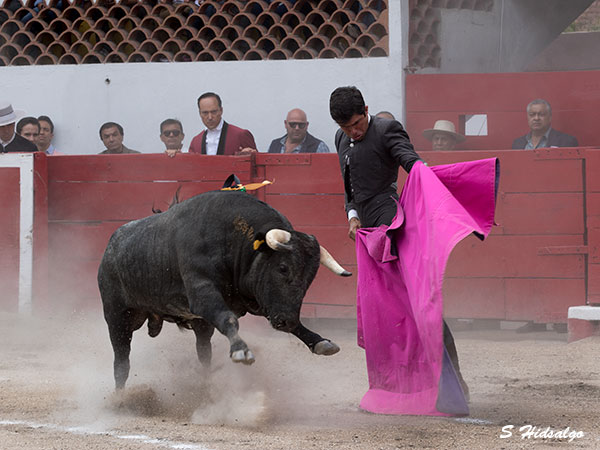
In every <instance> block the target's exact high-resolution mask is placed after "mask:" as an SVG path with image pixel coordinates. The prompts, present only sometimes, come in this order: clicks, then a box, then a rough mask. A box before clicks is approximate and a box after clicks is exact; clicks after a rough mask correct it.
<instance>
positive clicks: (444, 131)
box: [423, 120, 465, 150]
mask: <svg viewBox="0 0 600 450" xmlns="http://www.w3.org/2000/svg"><path fill="white" fill-rule="evenodd" d="M423 136H425V138H426V139H428V140H430V141H431V147H432V150H454V149H455V148H456V144H458V143H460V142H463V141H464V140H465V137H464V136H463V135H462V134H458V133H457V132H456V128H454V124H453V123H452V122H450V121H449V120H436V122H435V124H434V125H433V128H431V129H429V130H424V131H423Z"/></svg>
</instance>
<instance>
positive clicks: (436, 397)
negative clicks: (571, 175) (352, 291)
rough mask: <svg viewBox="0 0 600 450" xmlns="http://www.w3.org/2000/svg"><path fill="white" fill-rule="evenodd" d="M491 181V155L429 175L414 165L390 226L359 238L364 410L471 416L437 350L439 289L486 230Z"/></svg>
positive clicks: (493, 176) (493, 163) (492, 190)
mask: <svg viewBox="0 0 600 450" xmlns="http://www.w3.org/2000/svg"><path fill="white" fill-rule="evenodd" d="M496 174H497V160H496V159H495V158H492V159H486V160H479V161H472V162H465V163H457V164H449V165H444V166H435V167H431V168H430V167H427V166H425V165H424V164H423V163H422V162H420V161H419V162H417V163H415V165H414V166H413V168H412V170H411V172H410V174H409V176H408V179H407V180H406V183H405V185H404V189H403V191H402V195H401V197H400V201H399V205H400V206H401V208H400V207H399V208H398V213H397V214H396V217H395V218H394V221H393V222H392V224H391V225H390V226H389V227H387V226H381V227H378V228H363V229H360V230H359V231H358V233H357V235H356V236H357V237H356V255H357V261H358V289H357V324H358V345H359V346H361V347H363V348H364V349H365V354H366V358H367V371H368V375H369V390H368V392H367V393H366V394H365V395H364V397H363V398H362V401H361V403H360V407H361V408H362V409H365V410H367V411H371V412H374V413H381V414H415V415H465V414H468V412H469V411H468V406H467V403H466V401H465V398H464V394H463V392H462V389H461V388H460V384H459V383H458V379H457V376H456V373H455V372H454V369H453V367H452V363H451V362H450V359H449V357H448V355H447V352H445V348H444V343H443V328H442V325H443V324H442V311H443V299H442V283H443V278H444V270H445V267H446V262H447V261H448V257H449V256H450V252H451V251H452V249H453V248H454V246H455V245H456V244H457V243H458V242H459V241H460V240H461V239H463V238H464V237H466V236H467V235H469V234H470V233H472V232H476V233H478V234H480V235H481V236H482V237H485V236H487V235H488V234H489V232H490V230H491V227H492V225H493V223H494V208H495V186H496ZM396 255H397V256H396Z"/></svg>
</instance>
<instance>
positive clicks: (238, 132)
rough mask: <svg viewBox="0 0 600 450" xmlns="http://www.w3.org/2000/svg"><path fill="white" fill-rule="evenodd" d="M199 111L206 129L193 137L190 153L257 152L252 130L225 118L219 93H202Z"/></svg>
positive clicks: (230, 153) (229, 153) (232, 153)
mask: <svg viewBox="0 0 600 450" xmlns="http://www.w3.org/2000/svg"><path fill="white" fill-rule="evenodd" d="M198 112H199V113H200V118H201V119H202V123H204V125H205V126H206V130H204V131H202V133H200V134H198V135H197V136H195V137H194V139H192V142H191V144H190V153H201V154H203V155H236V154H249V153H254V152H256V143H255V142H254V136H252V133H250V131H248V130H244V129H242V128H239V127H236V126H235V125H231V124H230V123H227V122H225V121H224V120H223V105H222V103H221V97H219V96H218V95H217V94H215V93H214V92H205V93H204V94H202V95H201V96H200V97H199V98H198Z"/></svg>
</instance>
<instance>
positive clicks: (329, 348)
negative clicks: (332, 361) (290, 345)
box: [313, 339, 340, 356]
mask: <svg viewBox="0 0 600 450" xmlns="http://www.w3.org/2000/svg"><path fill="white" fill-rule="evenodd" d="M339 351H340V348H339V347H338V346H337V345H336V344H335V343H333V342H331V341H329V340H327V339H323V340H322V341H321V342H317V344H316V345H315V346H314V348H313V353H314V354H316V355H325V356H329V355H335V354H336V353H337V352H339Z"/></svg>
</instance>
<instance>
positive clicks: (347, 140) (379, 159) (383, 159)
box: [329, 86, 421, 239]
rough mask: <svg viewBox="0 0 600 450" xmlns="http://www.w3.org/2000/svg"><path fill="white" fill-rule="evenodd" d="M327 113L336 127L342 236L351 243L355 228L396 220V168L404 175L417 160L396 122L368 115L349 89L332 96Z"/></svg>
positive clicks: (356, 93)
mask: <svg viewBox="0 0 600 450" xmlns="http://www.w3.org/2000/svg"><path fill="white" fill-rule="evenodd" d="M329 110H330V113H331V117H332V118H333V120H334V121H335V122H336V123H337V124H338V125H339V126H340V129H339V130H338V131H337V133H336V135H335V146H336V150H337V152H338V157H339V160H340V167H341V170H342V178H343V180H344V188H345V190H346V212H347V213H348V221H349V225H350V229H349V232H348V235H349V236H350V238H352V239H354V235H355V234H356V230H358V229H359V228H361V227H377V226H379V225H382V224H386V225H389V224H390V223H391V221H392V219H393V218H394V216H395V215H396V202H395V199H398V194H397V192H396V189H397V184H396V182H397V179H398V168H399V167H400V166H402V167H403V168H404V170H406V171H407V172H409V171H410V169H411V168H412V166H413V164H414V163H415V161H418V160H419V159H421V158H420V157H419V155H417V153H416V152H415V150H414V148H413V146H412V144H411V142H410V139H409V137H408V134H406V131H404V128H403V127H402V125H401V124H400V122H398V121H396V120H386V119H381V118H379V117H374V116H370V115H369V113H368V111H369V107H368V106H366V105H365V102H364V99H363V97H362V94H361V93H360V91H359V90H358V89H357V88H355V87H354V86H351V87H350V86H349V87H340V88H337V89H336V90H335V91H333V93H332V94H331V98H330V101H329Z"/></svg>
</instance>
